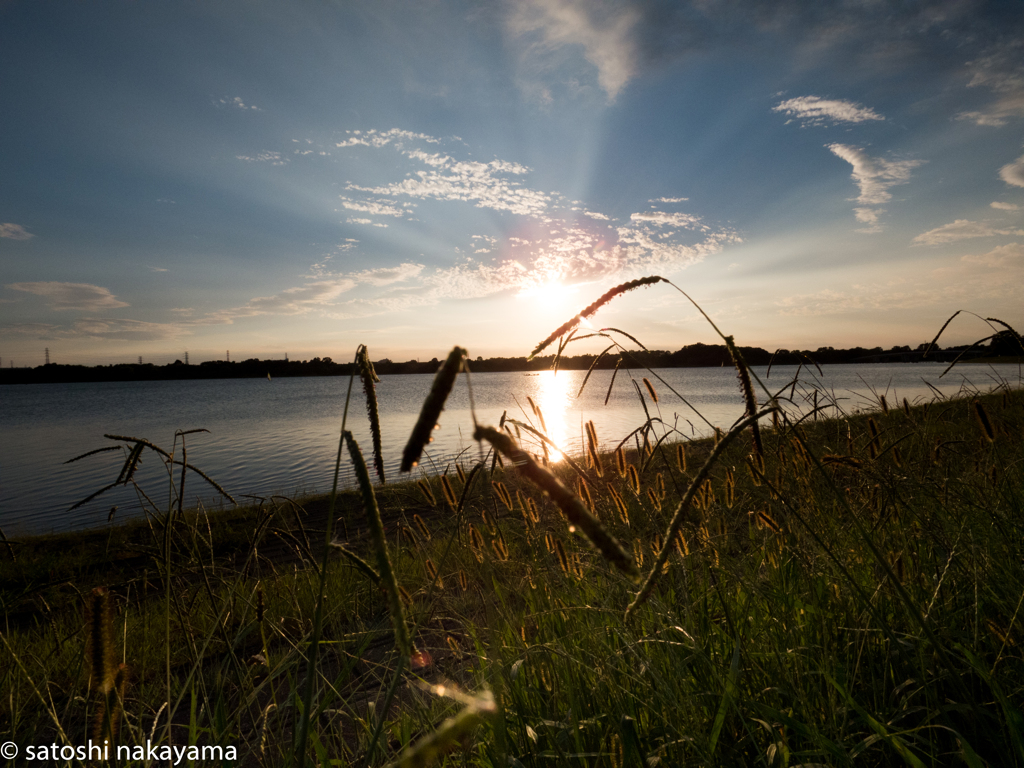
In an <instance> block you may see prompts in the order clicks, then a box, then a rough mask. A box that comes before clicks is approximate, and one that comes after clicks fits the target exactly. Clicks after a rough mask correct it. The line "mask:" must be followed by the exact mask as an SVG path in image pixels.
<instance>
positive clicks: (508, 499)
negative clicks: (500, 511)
mask: <svg viewBox="0 0 1024 768" xmlns="http://www.w3.org/2000/svg"><path fill="white" fill-rule="evenodd" d="M491 487H493V488H494V493H495V495H497V497H498V499H499V500H500V501H501V503H502V504H503V505H504V506H505V509H507V510H508V511H509V512H511V511H512V496H511V495H509V492H508V488H506V487H505V484H504V483H503V482H501V480H497V481H494V482H492V483H491Z"/></svg>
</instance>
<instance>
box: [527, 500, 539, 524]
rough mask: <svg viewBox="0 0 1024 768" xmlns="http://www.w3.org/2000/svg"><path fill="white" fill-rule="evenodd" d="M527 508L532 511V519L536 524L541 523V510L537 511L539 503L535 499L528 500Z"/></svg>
mask: <svg viewBox="0 0 1024 768" xmlns="http://www.w3.org/2000/svg"><path fill="white" fill-rule="evenodd" d="M526 508H527V509H528V510H529V511H530V518H531V519H532V520H533V522H534V524H537V523H539V522H540V510H538V509H537V502H535V501H534V500H533V499H527V500H526Z"/></svg>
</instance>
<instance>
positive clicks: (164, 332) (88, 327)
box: [3, 317, 189, 341]
mask: <svg viewBox="0 0 1024 768" xmlns="http://www.w3.org/2000/svg"><path fill="white" fill-rule="evenodd" d="M3 331H4V333H8V334H12V335H17V336H23V337H28V338H35V339H39V340H40V341H59V340H66V339H74V340H88V339H92V340H107V341H166V340H170V339H176V338H179V337H181V336H185V335H187V334H188V332H189V331H188V329H187V328H185V327H183V326H181V325H178V324H175V323H151V322H146V321H143V320H128V319H121V318H105V317H88V318H82V319H80V320H76V321H75V322H73V323H70V324H69V325H58V324H55V323H15V324H12V325H7V326H4V328H3Z"/></svg>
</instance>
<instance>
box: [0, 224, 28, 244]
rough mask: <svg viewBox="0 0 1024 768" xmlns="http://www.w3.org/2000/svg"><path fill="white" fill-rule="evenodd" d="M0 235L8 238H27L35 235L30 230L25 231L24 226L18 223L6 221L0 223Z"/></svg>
mask: <svg viewBox="0 0 1024 768" xmlns="http://www.w3.org/2000/svg"><path fill="white" fill-rule="evenodd" d="M0 237H6V238H8V239H10V240H29V239H31V238H33V237H35V235H33V234H32V233H31V232H26V231H25V228H24V227H23V226H21V225H20V224H12V223H10V222H7V223H5V224H0Z"/></svg>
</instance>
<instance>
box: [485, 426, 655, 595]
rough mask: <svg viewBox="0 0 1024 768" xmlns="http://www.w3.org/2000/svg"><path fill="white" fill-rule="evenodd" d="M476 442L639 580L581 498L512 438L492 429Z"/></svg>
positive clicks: (598, 548)
mask: <svg viewBox="0 0 1024 768" xmlns="http://www.w3.org/2000/svg"><path fill="white" fill-rule="evenodd" d="M473 437H474V438H475V439H476V440H487V441H488V442H489V443H491V445H492V446H494V448H496V449H497V450H498V451H500V452H501V453H504V454H505V455H506V456H508V458H509V459H510V460H511V461H512V463H513V464H514V465H515V466H516V467H517V468H518V470H519V473H520V474H522V475H524V476H525V477H526V478H527V479H528V480H529V481H530V482H532V483H533V484H534V485H536V486H537V487H538V488H540V489H541V490H542V491H544V492H545V493H546V494H547V495H548V496H549V497H550V498H551V500H552V501H554V503H555V506H557V507H558V509H559V510H560V511H561V512H562V514H563V515H565V517H566V519H567V520H568V521H569V523H570V530H578V531H579V532H580V533H582V534H583V535H584V536H585V537H586V538H587V539H588V540H589V541H590V542H591V544H593V545H594V547H596V548H597V550H598V551H599V552H600V553H601V555H602V556H603V557H604V558H605V559H606V560H608V562H610V563H611V564H612V565H614V566H615V567H616V568H618V569H619V570H621V571H622V572H623V573H624V574H626V575H627V576H628V577H629V578H631V579H633V580H638V579H639V577H640V574H639V572H638V571H637V570H636V567H635V565H634V564H633V563H632V562H631V561H630V559H629V556H628V555H627V554H626V552H625V550H624V549H623V548H622V546H621V545H620V544H619V542H618V541H616V539H615V537H614V536H612V535H611V533H609V532H608V531H607V530H606V529H605V527H604V526H603V525H602V524H601V522H600V521H599V520H598V519H597V518H596V517H594V515H592V514H591V513H590V510H588V509H587V508H586V506H585V505H584V504H583V502H582V501H580V499H579V497H578V496H576V495H575V494H574V493H572V491H570V490H569V489H568V488H566V487H565V486H564V485H563V484H562V483H561V481H559V480H558V478H556V477H555V476H554V475H552V474H551V473H550V472H549V471H548V470H547V469H545V468H544V467H541V466H539V465H538V464H537V463H536V462H535V461H533V459H531V458H530V456H529V455H528V454H527V453H525V452H524V451H522V450H520V449H519V447H518V446H517V445H516V444H515V441H513V440H512V439H511V438H510V437H508V436H507V435H505V434H504V433H503V432H499V431H498V430H496V429H493V428H491V427H483V426H480V427H477V428H476V430H475V432H474V433H473Z"/></svg>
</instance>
